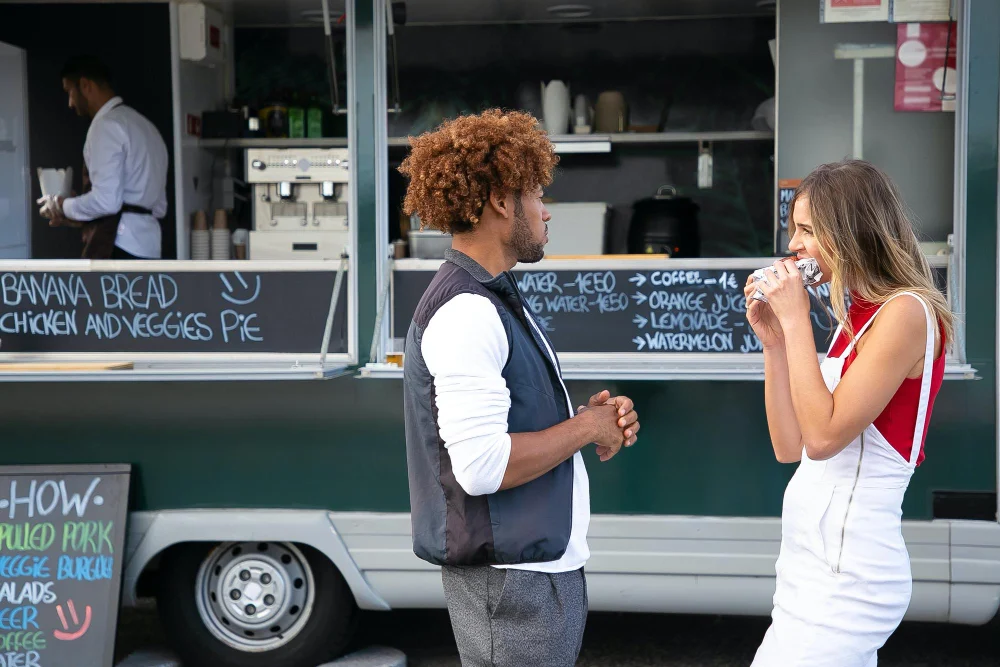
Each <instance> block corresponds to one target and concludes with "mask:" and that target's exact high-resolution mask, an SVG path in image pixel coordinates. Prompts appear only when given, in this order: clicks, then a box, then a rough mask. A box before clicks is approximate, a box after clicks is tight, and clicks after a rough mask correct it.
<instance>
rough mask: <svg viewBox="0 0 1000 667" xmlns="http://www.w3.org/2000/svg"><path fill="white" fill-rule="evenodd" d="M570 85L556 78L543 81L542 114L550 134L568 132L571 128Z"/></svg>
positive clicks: (546, 129)
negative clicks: (546, 81) (546, 83)
mask: <svg viewBox="0 0 1000 667" xmlns="http://www.w3.org/2000/svg"><path fill="white" fill-rule="evenodd" d="M569 109H570V107H569V86H567V85H566V84H565V83H563V82H562V81H560V80H558V79H555V80H553V81H549V83H548V85H545V84H544V83H542V116H543V117H544V123H545V131H546V132H548V133H549V134H550V135H553V134H566V131H567V130H568V129H569V115H570V111H569Z"/></svg>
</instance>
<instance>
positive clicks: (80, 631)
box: [52, 600, 93, 642]
mask: <svg viewBox="0 0 1000 667" xmlns="http://www.w3.org/2000/svg"><path fill="white" fill-rule="evenodd" d="M66 606H67V607H68V608H69V615H70V618H72V619H73V625H74V626H76V627H77V629H76V630H75V631H74V632H70V631H69V630H70V625H69V623H67V622H66V614H65V613H64V612H63V608H62V605H61V604H60V605H56V613H57V614H59V620H60V621H61V622H62V626H63V629H62V630H53V631H52V634H53V636H55V638H56V639H60V640H62V641H70V642H71V641H73V640H74V639H79V638H80V637H82V636H84V635H85V634H87V630H89V629H90V621H91V617H92V615H93V610H92V609H91V608H90V605H89V604H88V605H87V606H86V608H85V609H84V616H83V623H82V624H81V623H80V618H79V617H78V616H77V614H76V607H75V606H74V605H73V601H72V600H67V601H66Z"/></svg>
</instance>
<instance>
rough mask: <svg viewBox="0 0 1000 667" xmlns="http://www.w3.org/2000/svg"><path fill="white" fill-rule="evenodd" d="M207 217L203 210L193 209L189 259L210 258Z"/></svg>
mask: <svg viewBox="0 0 1000 667" xmlns="http://www.w3.org/2000/svg"><path fill="white" fill-rule="evenodd" d="M210 248H211V243H210V241H209V233H208V218H207V217H206V216H205V212H204V211H195V214H194V222H192V223H191V259H211V251H210Z"/></svg>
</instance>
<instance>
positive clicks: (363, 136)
mask: <svg viewBox="0 0 1000 667" xmlns="http://www.w3.org/2000/svg"><path fill="white" fill-rule="evenodd" d="M373 5H374V3H373V2H371V1H370V0H369V1H368V2H366V1H365V0H354V1H353V2H352V3H351V9H350V11H352V12H353V15H354V44H353V57H354V71H355V72H356V76H355V77H354V90H355V93H356V94H355V96H354V100H353V107H352V109H351V112H352V113H353V114H354V115H355V118H356V123H355V130H356V134H355V135H354V136H352V137H350V140H351V141H352V142H353V145H354V146H355V158H354V159H355V163H354V164H353V165H351V169H352V172H353V177H354V178H355V179H356V182H357V194H358V202H357V211H358V219H357V221H354V222H352V224H354V226H355V227H356V229H357V248H355V252H354V255H353V257H352V259H351V261H353V262H354V264H355V266H356V267H357V269H356V274H355V275H356V276H357V284H358V330H357V348H358V363H359V364H361V365H364V364H366V363H368V353H369V350H370V346H371V341H372V336H373V335H374V333H375V317H376V315H377V305H378V288H377V287H376V274H377V268H376V264H375V257H376V253H377V249H376V232H375V225H374V224H372V221H374V220H376V216H375V201H376V197H377V196H378V194H377V190H376V176H375V174H376V170H375V154H376V151H377V150H379V148H378V147H377V146H376V145H375V123H376V117H375V85H376V81H378V80H380V79H378V78H376V77H375V62H376V59H375V39H374V31H373V18H374V7H373ZM378 122H383V123H384V122H385V119H384V118H379V119H378ZM382 150H385V149H384V148H383V149H382Z"/></svg>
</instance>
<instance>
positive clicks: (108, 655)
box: [0, 465, 131, 667]
mask: <svg viewBox="0 0 1000 667" xmlns="http://www.w3.org/2000/svg"><path fill="white" fill-rule="evenodd" d="M130 476H131V466H129V465H73V466H70V465H66V466H58V465H57V466H2V467H0V667H71V666H73V667H75V666H80V667H84V666H86V667H112V665H113V661H114V648H115V634H116V629H117V624H118V609H119V604H120V593H121V577H122V565H123V563H122V559H123V557H124V550H125V524H126V520H127V518H128V500H129V483H130Z"/></svg>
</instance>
